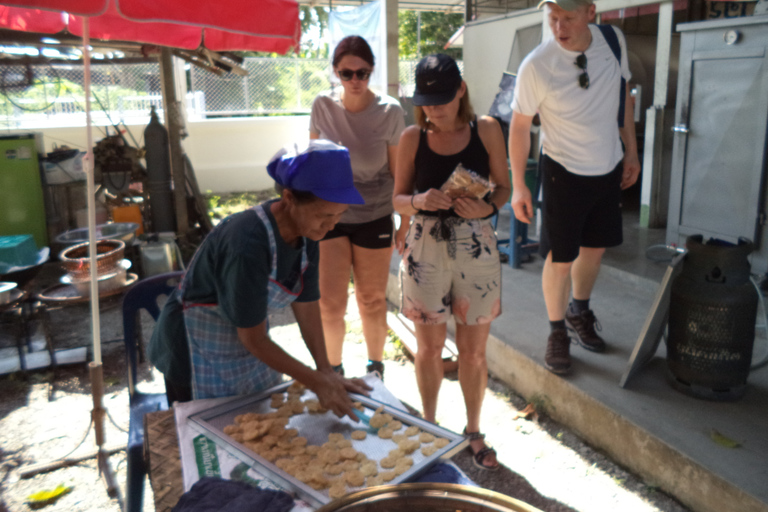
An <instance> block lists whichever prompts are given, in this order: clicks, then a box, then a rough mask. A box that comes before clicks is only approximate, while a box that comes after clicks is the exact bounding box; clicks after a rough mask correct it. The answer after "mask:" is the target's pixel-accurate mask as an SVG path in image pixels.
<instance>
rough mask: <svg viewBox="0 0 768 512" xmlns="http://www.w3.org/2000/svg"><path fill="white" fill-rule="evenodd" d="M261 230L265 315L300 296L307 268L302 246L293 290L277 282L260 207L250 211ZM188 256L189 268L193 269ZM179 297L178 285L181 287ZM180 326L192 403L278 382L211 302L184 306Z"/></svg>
mask: <svg viewBox="0 0 768 512" xmlns="http://www.w3.org/2000/svg"><path fill="white" fill-rule="evenodd" d="M253 211H254V212H255V213H256V215H258V217H259V219H260V220H261V222H262V223H263V224H264V226H265V227H266V229H267V234H268V236H269V247H270V251H271V258H270V259H271V262H272V269H271V273H270V277H269V285H268V287H267V293H268V296H269V301H268V305H267V308H268V311H269V313H272V312H274V311H276V310H277V309H282V308H284V307H286V306H288V305H289V304H291V303H292V302H293V301H295V300H296V298H297V297H298V296H299V294H301V290H302V288H303V286H304V280H303V275H304V271H305V270H306V269H307V250H306V245H305V246H304V249H303V251H302V254H301V275H302V277H301V278H300V279H298V280H297V282H296V284H295V285H294V286H293V289H288V288H286V287H285V286H283V285H282V284H281V283H279V282H278V281H277V244H276V243H275V234H274V232H273V230H272V223H271V222H270V221H269V218H268V217H267V214H266V213H265V212H264V206H262V205H259V206H255V207H254V208H253ZM194 264H195V261H194V258H193V259H192V262H191V263H190V269H191V268H192V267H193V266H194ZM181 292H182V297H183V295H184V283H183V282H182V286H181ZM184 325H185V326H186V328H187V341H188V343H189V353H190V360H191V364H192V395H193V397H194V398H195V399H199V398H216V397H222V396H232V395H243V394H248V393H254V392H257V391H261V390H264V389H268V388H270V387H272V386H276V385H277V384H279V383H280V382H281V381H282V377H283V374H282V373H280V372H277V371H275V370H273V369H272V368H270V367H269V366H268V365H267V364H265V363H264V362H262V361H260V360H259V359H257V358H256V357H254V356H253V354H251V353H250V352H249V351H248V349H247V348H245V346H244V345H243V344H242V342H241V341H240V339H239V338H238V336H237V328H236V327H235V326H234V325H232V323H230V322H229V321H228V320H226V318H225V317H224V315H223V314H222V312H221V309H220V307H219V306H218V305H217V304H192V303H188V302H185V303H184Z"/></svg>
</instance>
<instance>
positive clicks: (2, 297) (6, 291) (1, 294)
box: [0, 283, 17, 306]
mask: <svg viewBox="0 0 768 512" xmlns="http://www.w3.org/2000/svg"><path fill="white" fill-rule="evenodd" d="M16 286H17V285H16V283H0V306H4V305H6V304H8V303H10V302H11V293H12V292H13V290H14V289H15V288H16Z"/></svg>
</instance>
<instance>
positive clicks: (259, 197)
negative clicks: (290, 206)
mask: <svg viewBox="0 0 768 512" xmlns="http://www.w3.org/2000/svg"><path fill="white" fill-rule="evenodd" d="M204 197H205V201H206V204H207V205H208V215H210V216H211V219H213V221H214V223H216V221H219V220H221V219H223V218H225V217H229V216H230V215H232V214H234V213H238V212H242V211H243V210H247V209H248V208H251V207H253V206H256V205H257V204H259V203H263V202H264V201H267V200H268V199H274V198H277V192H275V190H274V189H267V190H258V191H255V192H254V191H252V192H230V193H225V194H214V193H213V192H211V191H210V190H209V191H208V192H207V193H206V194H205V195H204Z"/></svg>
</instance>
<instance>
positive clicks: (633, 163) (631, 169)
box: [621, 155, 640, 190]
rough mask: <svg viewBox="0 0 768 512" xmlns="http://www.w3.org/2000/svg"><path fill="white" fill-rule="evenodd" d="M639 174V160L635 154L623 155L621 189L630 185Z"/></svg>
mask: <svg viewBox="0 0 768 512" xmlns="http://www.w3.org/2000/svg"><path fill="white" fill-rule="evenodd" d="M638 176H640V160H638V158H637V156H630V155H625V156H624V172H623V173H622V174H621V190H624V189H626V188H629V187H631V186H632V185H634V184H635V182H636V181H637V177H638Z"/></svg>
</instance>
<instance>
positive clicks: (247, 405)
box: [188, 381, 468, 507]
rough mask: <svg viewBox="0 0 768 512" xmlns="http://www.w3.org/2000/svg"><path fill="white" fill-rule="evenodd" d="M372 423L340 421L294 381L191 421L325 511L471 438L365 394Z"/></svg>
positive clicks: (364, 409) (359, 398)
mask: <svg viewBox="0 0 768 512" xmlns="http://www.w3.org/2000/svg"><path fill="white" fill-rule="evenodd" d="M350 396H351V397H352V399H353V400H354V401H355V407H356V409H357V410H358V411H360V412H361V413H362V414H364V415H366V416H367V417H368V418H370V419H369V425H366V424H365V423H363V422H354V421H352V420H350V419H349V418H347V417H344V418H338V417H336V415H335V414H333V413H332V412H330V411H327V410H324V409H323V408H322V406H321V405H320V402H319V401H318V400H317V396H316V395H315V394H314V393H312V392H311V391H310V390H308V389H306V388H304V386H302V385H301V384H300V383H298V382H295V381H291V382H286V383H283V384H280V385H278V386H275V387H274V388H271V389H269V390H266V391H264V392H262V393H257V394H253V395H248V396H243V397H239V398H236V399H233V400H232V401H229V402H227V403H225V404H221V405H218V406H215V407H212V408H210V409H207V410H204V411H201V412H199V413H196V414H194V415H192V416H190V417H189V419H188V421H189V423H190V425H191V426H192V427H193V428H195V429H196V430H198V431H199V432H201V433H203V434H204V435H206V436H207V437H209V438H210V439H211V440H213V442H214V443H216V444H217V445H219V446H220V447H221V448H223V449H225V450H226V451H228V452H229V453H231V454H232V455H233V456H235V457H236V458H238V459H240V460H242V461H243V462H245V463H247V464H250V465H251V467H253V468H254V469H255V470H256V471H258V472H259V473H262V474H264V476H266V477H267V478H269V479H271V480H272V481H273V482H274V483H275V484H277V485H278V486H280V487H282V488H283V489H284V490H286V491H289V492H291V491H292V492H294V493H296V495H298V497H300V498H301V499H303V500H304V501H306V502H307V503H308V504H310V505H312V506H315V507H319V506H322V505H325V504H327V503H330V502H331V501H333V500H334V499H337V498H340V497H342V496H345V495H346V494H349V493H351V492H355V491H358V490H361V489H364V488H370V487H376V486H380V485H394V484H398V483H402V482H406V481H409V480H412V479H415V478H417V477H418V476H419V475H420V474H421V473H423V472H424V471H426V470H427V469H429V467H430V466H432V464H434V463H435V462H437V461H438V460H441V459H448V458H450V457H452V456H453V455H455V454H456V453H457V452H458V451H460V450H461V449H463V448H464V447H466V445H467V442H468V441H467V440H466V438H465V437H464V436H462V435H460V434H456V433H455V432H452V431H450V430H447V429H445V428H442V427H440V426H439V425H435V424H434V423H430V422H428V421H424V420H422V419H420V418H417V417H415V416H413V415H411V414H408V413H407V412H406V411H403V410H401V409H398V408H396V407H392V406H391V405H388V404H386V403H383V402H380V401H378V400H375V399H373V398H369V397H366V396H363V395H356V394H350Z"/></svg>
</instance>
